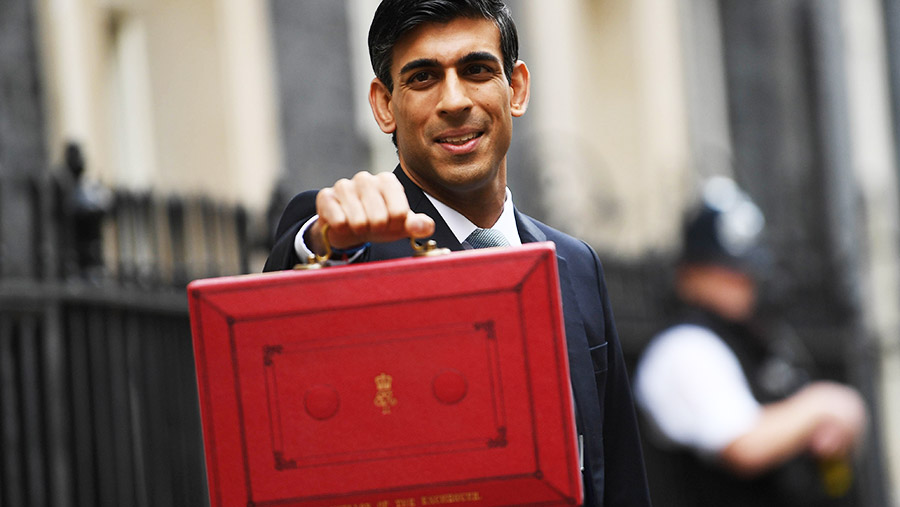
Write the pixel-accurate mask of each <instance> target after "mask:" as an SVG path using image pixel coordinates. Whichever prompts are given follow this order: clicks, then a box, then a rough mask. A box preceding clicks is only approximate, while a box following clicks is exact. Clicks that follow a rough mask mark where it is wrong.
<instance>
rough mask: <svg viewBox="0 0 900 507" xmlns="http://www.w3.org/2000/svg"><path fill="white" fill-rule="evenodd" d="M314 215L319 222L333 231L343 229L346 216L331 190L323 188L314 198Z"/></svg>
mask: <svg viewBox="0 0 900 507" xmlns="http://www.w3.org/2000/svg"><path fill="white" fill-rule="evenodd" d="M316 213H317V214H318V215H319V220H320V221H321V222H322V223H323V225H324V224H328V225H329V226H330V227H331V228H333V229H335V230H340V229H345V228H346V222H347V216H346V215H345V214H344V209H343V208H342V207H341V203H340V201H339V200H338V198H337V196H336V195H335V193H334V189H332V188H323V189H322V190H320V191H319V193H318V195H317V196H316Z"/></svg>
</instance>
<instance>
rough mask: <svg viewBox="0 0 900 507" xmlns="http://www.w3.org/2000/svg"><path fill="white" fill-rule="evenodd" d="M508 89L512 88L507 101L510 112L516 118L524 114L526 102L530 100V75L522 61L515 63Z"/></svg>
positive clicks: (526, 106)
mask: <svg viewBox="0 0 900 507" xmlns="http://www.w3.org/2000/svg"><path fill="white" fill-rule="evenodd" d="M510 88H512V95H511V96H510V99H509V105H510V111H511V112H512V115H513V116H515V117H517V118H518V117H520V116H522V115H523V114H525V111H526V110H527V109H528V100H529V99H530V98H531V75H530V74H529V73H528V66H526V65H525V62H523V61H522V60H519V61H517V62H516V65H515V66H514V67H513V73H512V83H510Z"/></svg>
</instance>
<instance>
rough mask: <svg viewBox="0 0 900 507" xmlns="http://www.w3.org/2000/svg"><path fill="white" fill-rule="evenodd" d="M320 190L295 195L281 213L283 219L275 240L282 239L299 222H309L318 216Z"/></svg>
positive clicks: (277, 227) (279, 224)
mask: <svg viewBox="0 0 900 507" xmlns="http://www.w3.org/2000/svg"><path fill="white" fill-rule="evenodd" d="M318 193H319V191H318V190H307V191H306V192H301V193H299V194H297V195H295V196H294V197H293V198H292V199H291V200H290V201H289V202H288V204H287V206H285V207H284V211H282V212H281V218H280V219H279V220H278V225H277V226H276V227H275V238H276V239H277V238H280V237H281V236H282V235H283V234H284V233H285V231H287V230H288V229H290V228H291V227H293V226H294V224H296V223H297V222H300V221H304V222H305V221H306V220H309V218H310V217H311V216H313V215H315V214H316V195H317V194H318Z"/></svg>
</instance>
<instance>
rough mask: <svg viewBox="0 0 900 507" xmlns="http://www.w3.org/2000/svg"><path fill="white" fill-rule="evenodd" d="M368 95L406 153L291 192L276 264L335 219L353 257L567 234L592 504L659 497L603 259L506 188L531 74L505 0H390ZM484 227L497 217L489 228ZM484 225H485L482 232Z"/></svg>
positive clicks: (573, 359) (374, 40) (574, 365)
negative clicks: (373, 170) (393, 163)
mask: <svg viewBox="0 0 900 507" xmlns="http://www.w3.org/2000/svg"><path fill="white" fill-rule="evenodd" d="M369 53H370V56H371V60H372V67H373V69H374V70H375V74H376V77H375V79H374V80H373V81H372V84H371V87H370V90H369V102H370V105H371V107H372V112H373V113H374V116H375V120H376V121H377V122H378V125H379V126H380V127H381V129H382V131H384V132H385V133H387V134H392V135H393V137H394V143H395V144H396V146H397V154H398V156H399V159H400V164H399V166H398V167H397V168H396V169H395V170H394V172H393V174H389V173H385V174H378V175H371V174H368V173H364V172H363V173H358V174H356V175H355V176H354V177H353V178H352V179H350V180H347V179H341V180H339V181H337V182H336V183H335V184H334V186H332V187H330V188H325V189H322V190H320V191H318V192H307V193H303V194H300V195H298V196H297V197H295V198H294V199H293V200H292V201H291V203H290V204H288V206H287V208H286V210H285V212H284V214H283V215H282V218H281V220H280V222H279V225H278V227H277V230H276V238H277V243H276V245H275V247H274V248H273V251H272V253H271V255H270V256H269V259H268V261H267V263H266V267H265V269H266V270H274V269H287V268H290V267H292V266H294V264H296V263H298V262H301V259H305V258H307V256H308V255H309V254H310V253H316V254H323V253H324V250H325V246H324V245H323V241H322V230H323V228H324V227H325V226H326V225H327V226H328V229H327V235H328V242H329V243H330V245H332V246H333V247H334V249H335V252H336V253H337V254H338V255H339V256H341V258H342V259H344V260H347V261H350V262H362V261H372V260H379V259H391V258H397V257H404V256H409V255H411V254H412V249H411V246H410V244H409V241H408V238H409V237H413V238H426V237H432V238H434V239H435V240H436V242H437V243H438V245H440V246H442V247H447V248H449V249H451V250H461V249H464V248H472V247H476V246H481V245H480V243H479V241H480V240H478V239H476V236H493V237H494V240H495V242H494V243H493V244H508V245H512V246H515V245H520V244H522V243H527V242H535V241H554V242H555V243H556V247H557V253H558V261H559V272H560V285H561V291H562V297H563V311H564V315H565V328H566V336H567V346H568V350H569V361H570V370H571V371H570V373H571V379H572V384H573V386H572V387H573V394H574V399H575V405H576V424H577V427H578V430H579V434H580V435H581V436H582V439H583V447H584V453H583V455H584V456H583V465H584V478H585V497H586V501H585V504H586V505H591V506H602V505H606V506H613V505H615V506H632V505H634V506H638V505H641V506H643V505H649V498H648V493H647V486H646V479H645V474H644V466H643V458H642V455H641V448H640V443H639V437H638V433H637V426H636V418H635V415H634V408H633V405H632V398H631V394H630V388H629V383H628V380H627V376H626V371H625V366H624V362H623V358H622V351H621V347H620V344H619V340H618V337H617V335H616V330H615V326H614V323H613V318H612V313H611V311H610V303H609V299H608V296H607V292H606V286H605V283H604V281H603V273H602V270H601V267H600V262H599V260H598V258H597V255H596V254H595V253H594V251H593V250H592V249H591V248H590V247H588V246H587V245H586V244H585V243H583V242H581V241H578V240H576V239H574V238H572V237H569V236H566V235H564V234H562V233H560V232H558V231H556V230H554V229H551V228H549V227H547V226H546V225H544V224H541V223H539V222H537V221H535V220H533V219H531V218H530V217H527V216H525V215H523V214H521V213H519V212H518V211H516V209H515V208H514V206H513V203H512V195H511V193H510V192H509V190H508V189H507V188H506V171H507V161H506V153H507V150H508V149H509V145H510V141H511V137H512V120H513V117H519V116H521V115H523V114H524V113H525V110H526V108H527V106H528V99H529V85H530V76H529V73H528V68H527V67H526V66H525V63H523V62H521V61H518V60H517V55H518V39H517V34H516V28H515V24H514V23H513V20H512V18H511V16H510V13H509V11H508V9H507V7H506V6H505V5H504V4H503V3H502V2H501V1H499V0H384V1H383V2H382V3H381V5H380V6H379V7H378V9H377V11H376V13H375V16H374V20H373V22H372V26H371V29H370V32H369ZM482 229H484V231H482ZM473 231H475V233H476V234H475V236H470V234H471V233H473Z"/></svg>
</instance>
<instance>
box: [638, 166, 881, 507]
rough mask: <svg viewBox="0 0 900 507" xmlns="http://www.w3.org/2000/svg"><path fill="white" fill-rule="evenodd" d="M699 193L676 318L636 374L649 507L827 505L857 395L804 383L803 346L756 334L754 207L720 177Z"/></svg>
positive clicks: (841, 491)
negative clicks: (797, 349)
mask: <svg viewBox="0 0 900 507" xmlns="http://www.w3.org/2000/svg"><path fill="white" fill-rule="evenodd" d="M704 198H705V201H704V204H703V206H702V207H701V209H700V211H699V212H698V213H697V214H696V216H694V217H693V218H692V219H691V220H689V221H688V223H687V224H686V228H685V236H684V251H683V253H682V257H681V260H680V262H679V266H678V272H677V274H676V287H675V288H676V292H677V294H676V296H677V298H678V300H679V309H678V312H677V317H676V319H675V324H674V325H673V326H671V327H670V328H668V329H666V330H665V331H663V332H662V333H660V334H659V335H657V336H656V337H655V338H654V339H653V340H652V341H651V343H650V345H649V346H648V348H647V349H646V351H645V352H644V354H643V356H642V357H641V359H640V361H639V363H638V367H637V369H636V372H635V392H636V396H637V400H638V405H639V406H640V408H641V409H642V411H643V412H644V413H645V414H646V415H647V416H648V419H649V421H650V422H651V424H652V428H653V430H654V431H653V432H647V433H648V435H647V436H648V437H656V438H655V439H653V438H651V439H650V445H648V449H647V452H648V462H651V461H652V466H650V467H649V470H648V471H649V472H650V478H651V480H652V482H651V485H652V486H653V492H654V498H655V499H656V503H657V507H658V506H659V505H663V506H691V507H703V506H721V505H729V506H736V507H739V506H767V507H768V506H776V507H777V506H792V507H796V506H812V505H832V504H833V503H832V502H833V501H835V499H838V498H840V497H842V496H844V495H846V494H847V489H848V487H849V486H850V482H851V475H850V473H851V472H850V470H849V465H848V460H849V455H850V453H851V452H852V451H853V449H854V448H855V447H857V446H858V444H859V443H860V439H861V436H862V433H863V428H864V426H865V421H866V414H865V407H864V405H863V401H862V398H861V397H860V396H859V394H858V393H857V392H856V391H854V390H853V389H851V388H849V387H847V386H843V385H839V384H836V383H831V382H813V383H809V382H808V374H807V373H806V372H805V371H803V370H802V369H800V368H799V367H798V365H797V364H796V363H797V361H796V360H794V358H792V357H791V356H792V355H793V356H798V355H800V354H796V353H794V354H791V353H790V352H791V349H790V348H788V347H786V346H785V345H786V343H785V342H784V341H778V340H775V339H773V338H772V337H771V336H767V335H765V334H761V333H760V328H759V327H758V326H757V325H756V322H754V317H755V308H756V303H757V301H756V299H757V279H756V276H758V274H759V272H760V271H761V270H764V269H765V267H766V266H767V265H768V263H769V262H768V260H767V252H766V250H765V249H764V247H763V246H762V243H761V234H762V232H763V227H764V219H763V216H762V213H761V212H760V211H759V209H758V208H757V207H756V206H755V205H754V204H753V203H752V202H751V201H750V200H749V199H748V198H747V197H746V195H744V194H743V192H741V191H740V190H739V189H738V188H737V186H736V185H735V184H734V183H733V182H732V181H731V180H727V179H724V178H716V179H713V180H711V181H710V182H709V183H708V185H707V186H706V188H705V192H704ZM650 456H654V458H650ZM657 478H658V480H657ZM657 493H658V494H657Z"/></svg>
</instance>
